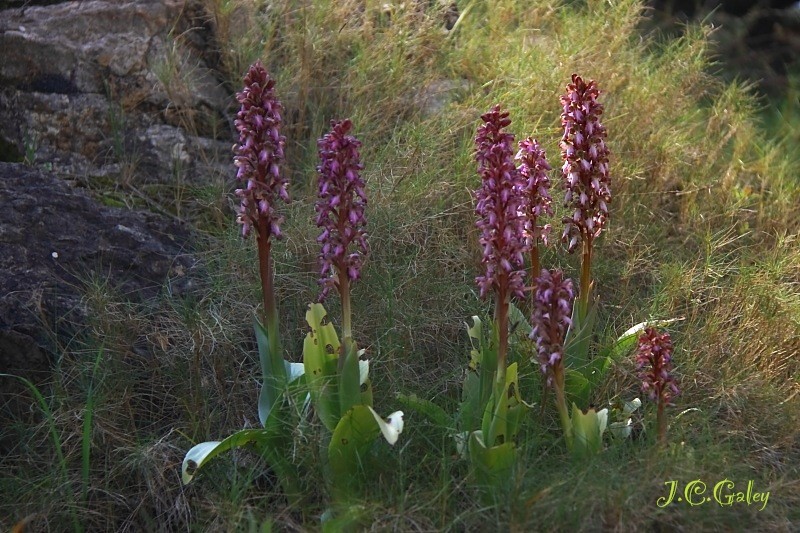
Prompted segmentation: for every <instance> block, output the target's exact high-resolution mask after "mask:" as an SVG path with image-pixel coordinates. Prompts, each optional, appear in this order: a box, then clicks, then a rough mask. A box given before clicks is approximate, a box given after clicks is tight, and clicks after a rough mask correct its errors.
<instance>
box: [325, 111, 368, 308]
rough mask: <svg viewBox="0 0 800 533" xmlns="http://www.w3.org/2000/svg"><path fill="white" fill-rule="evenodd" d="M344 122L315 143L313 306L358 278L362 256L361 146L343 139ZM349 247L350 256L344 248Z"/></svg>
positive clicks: (346, 132) (345, 135) (334, 124)
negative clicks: (316, 288)
mask: <svg viewBox="0 0 800 533" xmlns="http://www.w3.org/2000/svg"><path fill="white" fill-rule="evenodd" d="M352 128H353V123H352V122H351V121H350V120H340V121H333V122H331V131H330V132H328V133H326V134H325V135H324V136H323V137H322V138H320V139H319V141H318V142H317V146H318V148H319V158H320V164H319V166H318V167H317V172H318V173H319V199H318V200H317V203H316V206H315V209H316V211H317V218H316V224H317V226H319V227H320V228H322V233H321V234H320V236H319V237H318V238H317V242H319V243H320V244H321V246H322V249H321V251H320V263H321V270H320V276H321V277H320V280H319V281H320V284H321V285H322V292H321V293H320V296H319V300H320V301H324V300H325V298H326V297H327V295H328V292H329V291H330V290H331V288H333V287H339V289H340V290H341V289H342V288H343V287H344V286H345V285H346V284H348V283H349V282H350V281H355V280H357V279H358V278H359V277H360V275H361V264H362V262H363V260H364V257H365V256H366V254H367V250H368V248H367V240H366V237H367V234H366V232H365V230H364V227H365V226H366V224H367V221H366V218H365V217H364V209H365V208H366V206H367V195H366V193H365V192H364V180H363V179H362V178H361V171H362V170H364V165H362V164H361V156H360V154H359V148H360V147H361V142H360V141H359V140H358V139H356V138H355V137H353V136H352V135H350V134H349V132H350V130H351V129H352ZM351 244H352V245H353V246H354V249H353V250H352V251H349V250H350V245H351Z"/></svg>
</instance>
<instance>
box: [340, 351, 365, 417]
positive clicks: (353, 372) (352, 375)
mask: <svg viewBox="0 0 800 533" xmlns="http://www.w3.org/2000/svg"><path fill="white" fill-rule="evenodd" d="M358 362H359V361H358V350H357V349H356V345H355V342H352V341H350V343H349V346H348V349H347V353H346V354H344V364H343V365H342V374H341V376H340V377H339V412H340V413H346V412H347V411H349V410H350V408H351V407H353V406H354V405H358V404H360V403H361V372H360V371H359V364H358Z"/></svg>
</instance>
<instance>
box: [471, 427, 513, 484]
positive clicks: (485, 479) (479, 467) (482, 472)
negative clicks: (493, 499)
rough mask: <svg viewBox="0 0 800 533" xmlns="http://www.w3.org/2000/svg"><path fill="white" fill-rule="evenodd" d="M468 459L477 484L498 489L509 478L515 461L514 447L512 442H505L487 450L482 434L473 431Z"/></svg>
mask: <svg viewBox="0 0 800 533" xmlns="http://www.w3.org/2000/svg"><path fill="white" fill-rule="evenodd" d="M469 458H470V462H471V463H472V465H473V467H474V468H475V478H476V480H477V482H478V483H479V484H480V485H484V486H487V487H498V486H500V485H501V484H503V483H504V482H506V481H508V479H509V478H510V476H511V471H512V469H513V467H514V463H515V462H516V459H517V453H516V447H515V446H514V443H513V442H505V443H503V444H500V445H498V446H492V447H488V448H487V446H486V444H485V443H484V442H483V432H481V431H473V432H472V433H471V434H470V436H469Z"/></svg>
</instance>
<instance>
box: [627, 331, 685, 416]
mask: <svg viewBox="0 0 800 533" xmlns="http://www.w3.org/2000/svg"><path fill="white" fill-rule="evenodd" d="M636 366H637V368H638V369H639V377H640V378H641V380H642V392H644V393H645V394H647V395H648V396H649V398H650V399H651V400H653V401H656V402H658V403H663V405H669V404H670V402H671V401H672V398H674V397H675V396H677V395H678V394H680V391H679V390H678V385H677V384H676V382H675V378H674V377H673V376H672V373H671V372H672V339H670V336H669V333H667V332H664V333H661V334H659V333H658V331H656V329H655V328H652V327H649V328H647V329H645V330H644V333H642V335H641V336H640V337H639V346H638V352H637V354H636Z"/></svg>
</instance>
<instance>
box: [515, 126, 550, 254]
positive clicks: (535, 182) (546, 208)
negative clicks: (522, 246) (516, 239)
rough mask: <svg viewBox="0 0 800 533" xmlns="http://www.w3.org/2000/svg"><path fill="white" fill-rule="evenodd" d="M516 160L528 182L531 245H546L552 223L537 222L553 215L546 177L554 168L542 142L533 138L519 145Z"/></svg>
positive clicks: (520, 171) (527, 222)
mask: <svg viewBox="0 0 800 533" xmlns="http://www.w3.org/2000/svg"><path fill="white" fill-rule="evenodd" d="M515 159H516V160H517V161H518V162H519V166H518V167H517V170H518V172H519V173H520V175H521V176H522V179H524V180H525V182H526V183H525V191H526V194H527V205H526V207H527V213H526V218H527V221H526V234H527V237H528V246H529V247H532V246H536V243H537V241H538V239H540V238H541V239H542V242H544V244H545V245H546V244H547V236H548V234H549V233H550V229H551V227H550V224H545V225H539V224H537V220H538V218H539V217H540V216H542V214H547V215H550V216H552V215H553V208H552V206H551V204H552V202H553V199H552V198H551V197H550V178H548V177H547V171H548V170H550V169H551V167H550V164H549V163H548V162H547V157H546V155H545V152H544V149H543V148H542V147H541V145H540V144H539V142H538V141H537V140H536V139H531V138H530V137H528V138H527V139H525V140H524V141H520V142H519V151H518V152H517V155H516V158H515Z"/></svg>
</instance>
